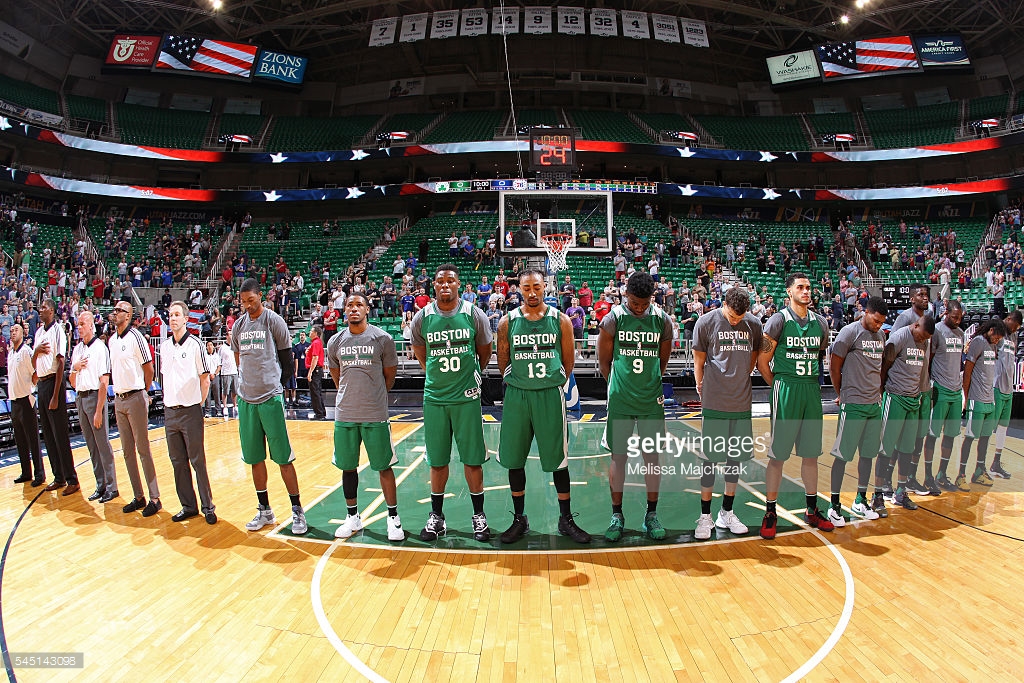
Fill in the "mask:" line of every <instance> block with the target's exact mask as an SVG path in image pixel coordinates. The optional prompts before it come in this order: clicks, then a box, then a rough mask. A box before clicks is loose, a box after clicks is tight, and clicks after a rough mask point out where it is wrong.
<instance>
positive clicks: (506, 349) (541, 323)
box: [498, 270, 590, 543]
mask: <svg viewBox="0 0 1024 683" xmlns="http://www.w3.org/2000/svg"><path fill="white" fill-rule="evenodd" d="M519 287H520V291H521V293H522V296H523V304H522V306H520V307H518V308H516V309H514V310H512V311H511V312H510V313H509V314H508V315H506V316H504V317H503V318H502V319H501V321H500V322H499V323H498V369H499V370H500V371H501V374H502V377H503V378H504V380H505V384H506V389H505V399H504V402H503V404H502V416H501V436H500V440H499V445H498V462H500V463H501V464H502V466H503V467H505V468H507V469H508V483H509V488H510V489H511V490H512V509H513V518H512V525H511V526H510V527H509V528H508V529H507V530H506V531H505V532H504V533H503V534H502V535H501V542H502V543H515V542H516V541H518V540H519V539H520V538H522V537H523V536H524V535H525V534H526V532H527V531H529V530H530V524H529V522H528V520H527V518H526V515H525V514H524V509H525V505H524V504H525V500H526V498H525V495H526V457H527V455H528V454H529V452H530V445H531V443H532V442H533V440H534V438H535V437H536V439H537V450H538V452H539V455H540V463H541V466H542V467H543V468H544V471H545V472H551V473H552V478H553V479H554V484H555V491H557V493H558V507H559V511H560V513H561V514H560V516H559V519H558V533H560V534H562V535H563V536H568V537H570V538H572V539H573V540H574V541H576V542H577V543H590V534H588V533H587V532H586V531H584V530H583V529H581V528H579V527H578V526H577V525H576V521H575V519H574V515H573V513H572V508H571V505H570V501H569V444H568V433H567V425H566V422H565V396H564V394H563V392H562V386H563V385H564V384H565V382H566V381H567V378H568V377H569V373H571V372H572V368H573V364H574V362H575V355H574V348H573V336H572V323H570V322H569V318H568V317H566V315H565V314H564V313H560V312H559V311H558V309H556V308H554V307H551V306H548V305H547V304H545V303H544V274H543V273H541V272H540V271H538V270H526V271H524V272H523V273H522V274H521V275H520V276H519Z"/></svg>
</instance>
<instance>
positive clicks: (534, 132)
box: [530, 128, 576, 173]
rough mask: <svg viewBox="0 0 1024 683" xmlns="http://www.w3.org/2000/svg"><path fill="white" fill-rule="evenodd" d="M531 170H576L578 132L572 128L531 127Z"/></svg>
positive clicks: (570, 171)
mask: <svg viewBox="0 0 1024 683" xmlns="http://www.w3.org/2000/svg"><path fill="white" fill-rule="evenodd" d="M530 170H531V171H563V172H569V173H572V172H574V171H575V170H576V134H575V132H574V131H573V129H572V128H531V129H530Z"/></svg>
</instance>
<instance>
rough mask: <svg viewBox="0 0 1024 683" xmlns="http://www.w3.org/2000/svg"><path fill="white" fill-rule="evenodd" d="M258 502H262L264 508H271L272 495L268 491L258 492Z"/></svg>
mask: <svg viewBox="0 0 1024 683" xmlns="http://www.w3.org/2000/svg"><path fill="white" fill-rule="evenodd" d="M256 500H258V501H259V502H260V505H262V506H263V507H265V508H268V507H270V494H268V493H267V490H266V489H263V490H262V491H257V492H256Z"/></svg>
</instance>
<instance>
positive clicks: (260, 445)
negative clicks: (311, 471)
mask: <svg viewBox="0 0 1024 683" xmlns="http://www.w3.org/2000/svg"><path fill="white" fill-rule="evenodd" d="M238 298H239V300H240V301H241V302H242V309H243V315H242V316H241V317H239V318H238V320H236V321H235V326H234V327H233V328H232V329H231V350H232V351H234V353H235V363H236V364H237V366H238V436H239V440H240V441H241V446H242V462H244V463H245V464H247V465H250V466H251V467H252V482H253V484H254V485H255V487H256V499H257V500H258V508H257V510H256V516H255V517H254V518H253V519H252V521H250V522H248V523H247V524H246V525H245V528H246V529H248V530H249V531H259V530H260V529H262V528H263V527H265V526H267V525H268V524H270V525H273V524H276V523H277V519H276V517H275V516H274V511H273V510H272V509H271V507H270V497H269V494H268V493H267V462H266V460H267V450H268V448H269V450H270V459H271V460H273V461H274V462H276V463H277V464H278V466H279V467H280V469H281V479H282V480H283V481H284V484H285V488H287V489H288V498H289V499H290V502H291V506H292V533H294V534H299V535H301V534H304V533H306V531H308V530H309V527H308V526H307V524H306V514H305V512H304V511H303V509H302V502H301V500H300V499H299V480H298V475H297V474H296V473H295V465H294V464H293V461H294V460H295V452H294V451H292V445H291V441H290V440H289V439H288V427H287V425H286V424H285V417H284V399H283V398H282V394H283V393H284V385H285V384H287V383H288V380H289V379H291V377H292V374H293V372H294V370H295V366H294V363H293V360H292V345H291V337H290V335H289V334H288V325H286V324H285V322H284V319H283V318H282V317H281V316H279V315H278V314H277V313H274V312H273V311H272V310H270V309H269V308H267V307H266V306H264V305H263V293H262V291H261V290H260V284H259V282H257V281H256V280H254V279H253V278H248V279H246V280H245V281H244V282H243V283H242V288H241V291H240V292H239V295H238Z"/></svg>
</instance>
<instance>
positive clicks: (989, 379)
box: [967, 335, 997, 403]
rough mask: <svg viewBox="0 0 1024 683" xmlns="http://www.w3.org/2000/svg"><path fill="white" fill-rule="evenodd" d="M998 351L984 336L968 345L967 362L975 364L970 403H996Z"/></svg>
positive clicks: (969, 394)
mask: <svg viewBox="0 0 1024 683" xmlns="http://www.w3.org/2000/svg"><path fill="white" fill-rule="evenodd" d="M996 355H997V354H996V349H995V347H994V346H992V345H991V344H989V343H988V340H987V339H985V338H984V337H983V336H981V335H978V336H977V337H975V338H974V339H972V340H971V343H970V344H968V345H967V360H969V361H971V362H972V363H974V370H972V371H971V387H970V389H969V391H968V392H967V400H968V401H978V402H979V403H995V394H994V393H993V390H992V387H993V386H995V377H996Z"/></svg>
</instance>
